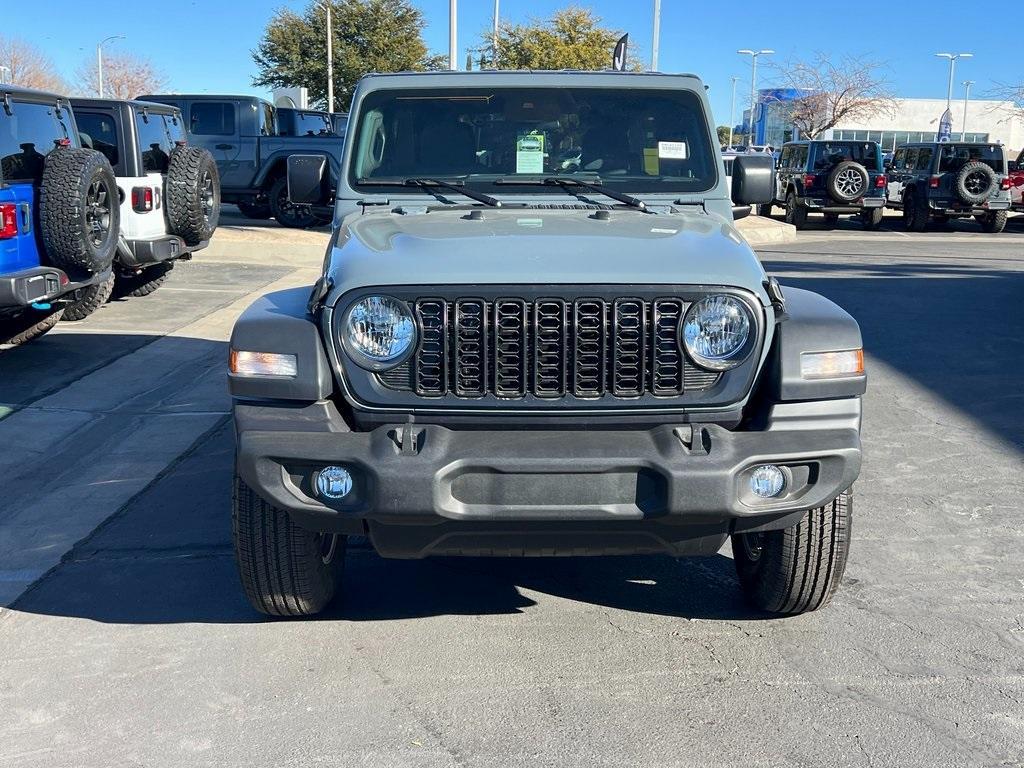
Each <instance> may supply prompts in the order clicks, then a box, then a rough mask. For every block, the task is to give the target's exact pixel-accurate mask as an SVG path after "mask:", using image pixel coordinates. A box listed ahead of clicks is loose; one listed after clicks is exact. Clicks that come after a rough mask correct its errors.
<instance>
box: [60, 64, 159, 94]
mask: <svg viewBox="0 0 1024 768" xmlns="http://www.w3.org/2000/svg"><path fill="white" fill-rule="evenodd" d="M76 75H77V77H78V91H79V92H80V93H81V94H83V95H86V96H96V95H97V94H99V78H98V77H97V70H96V59H95V57H90V58H89V59H87V60H86V61H85V62H84V63H83V64H82V66H81V67H79V68H78V71H77V73H76ZM166 84H167V77H166V76H165V75H164V74H163V73H162V72H160V71H159V70H158V69H156V67H154V66H153V64H152V63H151V62H150V61H149V60H148V59H144V58H142V57H140V56H135V55H133V54H130V53H104V54H103V96H104V97H106V98H108V99H134V98H135V97H136V96H139V95H140V94H144V93H153V92H155V91H159V90H160V89H161V88H163V87H164V86H165V85H166Z"/></svg>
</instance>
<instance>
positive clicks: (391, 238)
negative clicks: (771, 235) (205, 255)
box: [328, 208, 768, 304]
mask: <svg viewBox="0 0 1024 768" xmlns="http://www.w3.org/2000/svg"><path fill="white" fill-rule="evenodd" d="M595 213H596V212H595V211H594V210H586V209H569V210H546V209H533V208H531V209H505V210H494V209H482V210H481V209H474V211H473V213H472V216H473V217H480V218H471V215H470V211H468V210H466V209H465V208H461V209H452V210H437V209H431V210H429V212H428V211H427V209H422V208H421V209H416V210H415V212H411V213H407V214H402V213H396V212H394V211H393V210H391V209H386V210H381V211H379V212H376V211H372V209H371V212H369V213H366V214H362V215H359V214H356V215H352V216H349V217H347V218H346V219H345V220H344V221H343V222H342V225H341V229H340V230H339V232H338V237H337V240H336V242H335V245H334V246H333V248H332V251H331V253H330V254H329V266H328V269H329V272H330V275H331V278H332V280H333V282H334V290H333V292H332V293H333V294H334V298H336V297H337V296H339V295H341V294H342V293H345V292H347V291H349V290H352V289H355V288H362V287H367V286H376V285H486V284H491V285H497V284H511V285H544V284H589V285H598V284H605V285H615V284H637V285H658V284H664V285H673V284H689V285H724V286H735V287H739V288H745V289H747V290H750V291H752V292H754V293H755V294H757V296H758V297H759V298H760V299H761V301H762V302H763V303H765V304H767V303H768V297H767V295H766V294H765V291H764V286H763V284H762V282H763V280H764V279H765V273H764V270H763V269H762V267H761V263H760V262H759V261H758V259H757V256H756V255H755V254H754V252H753V251H752V250H751V248H750V246H749V245H748V244H747V243H746V241H745V240H743V238H742V237H741V236H740V235H739V233H737V231H736V229H735V228H734V227H733V226H732V224H731V223H727V222H725V221H724V220H723V219H721V218H719V217H717V216H713V215H708V214H705V213H703V212H690V211H681V212H678V213H655V214H647V213H642V212H639V211H632V210H612V211H609V212H608V214H607V216H605V215H604V213H602V217H603V218H596V217H595Z"/></svg>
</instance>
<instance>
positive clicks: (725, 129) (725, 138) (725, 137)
mask: <svg viewBox="0 0 1024 768" xmlns="http://www.w3.org/2000/svg"><path fill="white" fill-rule="evenodd" d="M715 130H716V131H718V143H719V144H721V145H722V146H723V147H724V146H726V145H727V144H728V143H729V126H728V125H720V126H718V127H717V128H716V129H715ZM735 138H736V134H735V133H734V134H733V139H735Z"/></svg>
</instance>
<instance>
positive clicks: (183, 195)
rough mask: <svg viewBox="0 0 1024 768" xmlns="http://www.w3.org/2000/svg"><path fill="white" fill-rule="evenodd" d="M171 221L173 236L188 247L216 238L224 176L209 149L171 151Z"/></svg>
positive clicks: (169, 170)
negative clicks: (221, 177)
mask: <svg viewBox="0 0 1024 768" xmlns="http://www.w3.org/2000/svg"><path fill="white" fill-rule="evenodd" d="M167 220H168V224H169V225H170V231H171V234H174V235H177V236H178V237H180V238H181V239H182V240H184V241H185V244H186V245H199V244H200V243H202V242H204V241H206V240H209V239H210V238H211V237H213V233H214V231H215V230H216V229H217V222H218V221H219V220H220V174H218V172H217V163H216V162H215V161H214V159H213V155H211V154H210V153H209V152H207V151H206V150H205V149H200V148H199V147H188V146H180V147H175V148H174V150H173V151H172V152H171V160H170V163H169V164H168V168H167Z"/></svg>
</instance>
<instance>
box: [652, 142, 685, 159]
mask: <svg viewBox="0 0 1024 768" xmlns="http://www.w3.org/2000/svg"><path fill="white" fill-rule="evenodd" d="M689 156H690V152H689V150H688V148H687V146H686V142H685V141H659V142H658V157H659V158H661V159H662V160H686V159H687V158H688V157H689Z"/></svg>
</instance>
